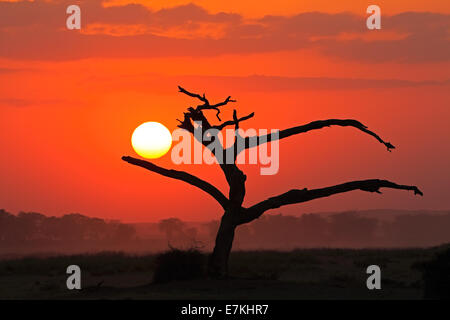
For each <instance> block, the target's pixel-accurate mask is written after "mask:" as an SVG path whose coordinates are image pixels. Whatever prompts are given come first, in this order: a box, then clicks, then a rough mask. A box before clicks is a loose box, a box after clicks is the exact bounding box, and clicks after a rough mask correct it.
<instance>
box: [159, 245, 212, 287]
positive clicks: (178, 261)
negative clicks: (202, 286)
mask: <svg viewBox="0 0 450 320" xmlns="http://www.w3.org/2000/svg"><path fill="white" fill-rule="evenodd" d="M205 274H206V256H205V254H203V253H201V252H200V251H198V250H195V249H190V250H179V249H171V250H170V251H167V252H164V253H161V254H159V255H158V256H157V257H156V267H155V273H154V275H153V282H154V283H164V282H170V281H176V280H190V279H198V278H201V277H203V276H205Z"/></svg>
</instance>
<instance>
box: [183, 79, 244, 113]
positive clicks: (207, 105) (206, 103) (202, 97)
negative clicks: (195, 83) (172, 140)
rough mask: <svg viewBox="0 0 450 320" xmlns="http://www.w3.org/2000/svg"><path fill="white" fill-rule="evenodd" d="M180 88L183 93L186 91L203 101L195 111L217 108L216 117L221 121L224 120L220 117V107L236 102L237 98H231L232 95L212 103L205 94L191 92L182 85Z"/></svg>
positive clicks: (187, 93)
mask: <svg viewBox="0 0 450 320" xmlns="http://www.w3.org/2000/svg"><path fill="white" fill-rule="evenodd" d="M178 90H179V92H181V93H184V94H186V95H188V96H190V97H193V98H197V99H199V100H200V101H202V102H203V104H202V105H198V106H197V108H196V109H195V111H202V110H216V117H217V119H218V120H219V121H222V120H221V119H220V117H219V114H220V109H219V108H220V107H222V106H224V105H226V104H228V103H229V102H236V100H233V99H231V96H228V97H227V98H226V99H225V100H224V101H222V102H219V103H216V104H213V105H211V104H210V103H209V100H208V99H206V96H205V94H203V95H200V94H198V93H193V92H190V91H188V90H186V89H184V88H183V87H181V86H178Z"/></svg>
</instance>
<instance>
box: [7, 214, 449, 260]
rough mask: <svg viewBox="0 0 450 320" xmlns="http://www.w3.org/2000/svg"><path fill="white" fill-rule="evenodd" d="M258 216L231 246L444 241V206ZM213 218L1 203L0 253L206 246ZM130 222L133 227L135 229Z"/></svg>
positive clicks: (446, 222)
mask: <svg viewBox="0 0 450 320" xmlns="http://www.w3.org/2000/svg"><path fill="white" fill-rule="evenodd" d="M379 216H380V218H379V217H378V216H375V217H374V215H373V214H372V215H371V216H370V217H368V216H367V215H365V214H364V213H361V212H342V213H336V214H303V215H301V216H297V217H296V216H289V215H282V214H275V215H265V216H262V217H260V218H259V219H257V220H255V221H253V222H252V223H249V224H246V225H242V226H240V227H238V228H237V229H236V232H237V233H239V237H237V240H236V241H235V243H234V247H235V248H236V249H241V250H252V249H274V250H291V249H295V248H302V247H303V248H305V247H306V248H308V247H309V248H312V247H351V248H362V247H380V248H381V247H427V246H435V245H440V244H443V243H449V242H450V232H449V230H450V212H442V213H439V214H437V213H436V214H429V213H414V214H380V215H379ZM218 227H219V221H215V220H213V221H209V222H198V223H191V222H185V221H182V220H180V219H178V218H167V219H163V220H160V221H159V222H158V223H153V224H125V223H121V222H119V221H114V220H103V219H99V218H92V217H87V216H84V215H81V214H77V213H74V214H67V215H64V216H61V217H50V216H45V215H43V214H40V213H35V212H21V213H19V214H17V215H13V214H11V213H8V212H7V211H5V210H0V254H5V253H8V254H9V253H15V252H22V253H32V252H67V253H69V252H87V251H104V250H121V251H130V252H149V251H152V252H154V251H163V250H167V249H168V248H170V247H172V248H178V249H189V248H203V249H205V250H211V249H212V245H213V244H214V238H215V235H216V233H217V228H218ZM137 229H139V230H138V231H137Z"/></svg>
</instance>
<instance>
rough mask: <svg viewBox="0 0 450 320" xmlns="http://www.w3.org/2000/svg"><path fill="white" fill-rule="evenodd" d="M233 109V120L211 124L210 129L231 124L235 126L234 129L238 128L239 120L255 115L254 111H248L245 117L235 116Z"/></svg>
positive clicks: (218, 128)
mask: <svg viewBox="0 0 450 320" xmlns="http://www.w3.org/2000/svg"><path fill="white" fill-rule="evenodd" d="M234 111H235V112H234V113H233V120H228V121H225V122H223V123H221V124H220V125H218V126H211V128H212V129H217V130H219V131H220V130H222V129H223V128H225V127H227V126H233V125H234V126H235V127H236V129H238V128H239V122H242V121H245V120H248V119H250V118H252V117H253V116H254V115H255V113H254V112H252V113H250V114H249V115H247V116H245V117H242V118H237V117H235V116H236V114H235V113H236V110H234Z"/></svg>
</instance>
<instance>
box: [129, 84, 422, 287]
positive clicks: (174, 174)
mask: <svg viewBox="0 0 450 320" xmlns="http://www.w3.org/2000/svg"><path fill="white" fill-rule="evenodd" d="M178 89H179V92H181V93H183V94H186V95H188V96H190V97H193V98H196V99H198V100H200V101H201V103H202V104H200V105H198V106H197V107H195V108H193V107H189V108H188V109H187V112H185V113H184V118H183V120H178V121H179V122H180V124H179V125H178V127H179V128H182V129H185V130H187V131H188V132H190V133H191V134H192V135H193V136H194V137H195V138H196V139H197V140H198V141H199V142H200V143H202V144H203V145H204V146H205V147H206V148H208V149H209V150H210V151H211V152H212V153H213V155H214V156H215V157H216V158H217V155H216V153H215V148H214V147H211V145H213V142H214V141H215V139H218V137H217V135H216V136H213V137H211V139H210V141H204V139H202V138H201V137H202V134H200V135H199V134H198V132H206V131H207V130H209V129H217V130H222V129H224V128H225V127H227V126H234V127H235V130H237V129H239V126H240V123H241V122H243V121H245V120H248V119H250V118H252V117H253V116H254V113H251V114H249V115H247V116H245V117H242V118H238V117H237V113H236V110H234V111H233V120H229V121H225V122H223V123H221V124H219V125H212V124H211V123H210V122H209V121H208V120H207V118H206V117H205V115H204V113H203V111H205V110H215V111H216V117H217V119H218V120H219V121H220V122H221V119H220V117H219V115H220V107H222V106H225V105H227V104H229V103H232V102H236V101H235V100H232V99H231V97H230V96H229V97H228V98H226V99H225V100H224V101H222V102H219V103H217V104H210V102H209V100H208V99H207V98H206V96H205V94H203V95H200V94H196V93H192V92H190V91H187V90H186V89H184V88H182V87H178ZM194 123H200V124H201V125H197V126H195V125H194ZM330 126H341V127H353V128H356V129H358V130H360V131H362V132H364V133H366V134H369V135H371V136H372V137H374V138H375V139H376V140H378V142H380V143H382V144H383V145H385V146H386V148H387V150H388V151H391V149H394V148H395V147H394V146H393V145H392V144H390V143H389V142H385V141H384V140H383V139H381V138H380V137H379V136H378V135H377V134H376V133H374V132H372V131H370V130H369V129H368V128H367V127H366V126H365V125H363V124H362V123H361V122H359V121H357V120H353V119H328V120H318V121H313V122H311V123H308V124H305V125H300V126H296V127H292V128H289V129H285V130H281V131H279V136H278V139H284V138H287V137H290V136H292V135H296V134H300V133H304V132H308V131H311V130H318V129H322V128H325V127H330ZM197 130H201V131H197ZM196 133H197V134H196ZM198 137H200V138H198ZM238 137H239V138H242V139H244V143H243V144H242V143H241V144H239V143H237V138H238ZM271 139H272V136H271V135H270V134H268V135H264V136H251V137H240V136H239V134H238V133H237V134H236V137H235V141H234V144H233V145H232V146H230V147H228V148H226V147H225V146H223V145H222V144H220V146H221V147H222V149H223V150H222V151H223V153H222V154H226V152H227V151H230V152H231V151H233V152H234V153H233V156H234V161H231V163H221V162H220V161H219V165H220V168H221V169H222V171H223V173H224V175H225V178H226V180H227V183H228V185H229V192H228V197H226V196H225V195H224V194H223V193H222V192H221V191H220V190H219V189H217V188H216V187H215V186H213V185H212V184H210V183H208V182H206V181H204V180H202V179H199V178H197V177H195V176H193V175H191V174H189V173H187V172H183V171H177V170H171V169H165V168H162V167H160V166H157V165H156V164H154V163H151V162H148V161H145V160H141V159H136V158H133V157H122V160H124V161H126V162H128V163H130V164H133V165H136V166H139V167H142V168H145V169H147V170H150V171H153V172H156V173H159V174H161V175H163V176H166V177H169V178H173V179H178V180H182V181H184V182H187V183H189V184H191V185H193V186H196V187H197V188H200V189H202V190H203V191H205V192H206V193H208V194H209V195H210V196H212V197H213V198H214V199H216V200H217V202H218V203H219V204H220V205H221V206H222V208H223V210H224V214H223V215H222V218H221V222H220V226H219V230H218V232H217V236H216V242H215V247H214V250H213V252H212V254H211V256H210V259H209V265H208V273H209V275H210V276H212V277H218V278H220V277H225V276H227V274H228V258H229V255H230V251H231V247H232V244H233V239H234V233H235V229H236V227H237V226H239V225H241V224H244V223H248V222H250V221H253V220H255V219H257V218H258V217H260V216H261V215H262V214H263V213H265V212H266V211H268V210H271V209H275V208H279V207H281V206H285V205H288V204H295V203H301V202H306V201H311V200H313V199H318V198H324V197H328V196H331V195H334V194H338V193H343V192H349V191H353V190H362V191H367V192H377V193H380V191H379V189H380V188H392V189H402V190H412V191H414V194H419V195H421V196H422V195H423V193H422V192H421V191H420V190H419V189H418V188H417V187H416V186H408V185H400V184H396V183H394V182H391V181H388V180H380V179H370V180H360V181H351V182H346V183H342V184H338V185H335V186H331V187H325V188H320V189H311V190H309V189H306V188H304V189H293V190H290V191H288V192H286V193H283V194H280V195H277V196H274V197H271V198H268V199H266V200H263V201H261V202H259V203H256V204H254V205H252V206H250V207H244V206H243V201H244V197H245V181H246V178H247V177H246V175H245V174H244V173H243V172H242V171H241V170H240V169H239V168H238V166H237V165H236V157H237V155H238V154H239V153H240V152H242V151H244V150H245V149H249V148H252V147H256V146H258V145H260V144H263V143H269V142H271ZM229 148H233V150H228V149H229Z"/></svg>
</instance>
